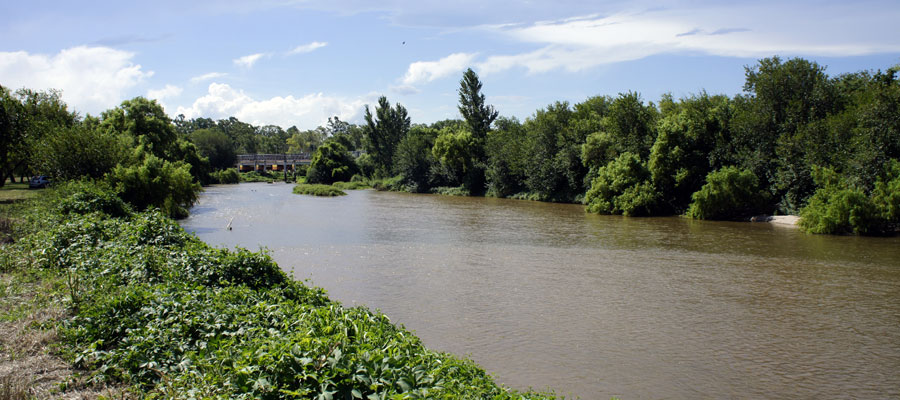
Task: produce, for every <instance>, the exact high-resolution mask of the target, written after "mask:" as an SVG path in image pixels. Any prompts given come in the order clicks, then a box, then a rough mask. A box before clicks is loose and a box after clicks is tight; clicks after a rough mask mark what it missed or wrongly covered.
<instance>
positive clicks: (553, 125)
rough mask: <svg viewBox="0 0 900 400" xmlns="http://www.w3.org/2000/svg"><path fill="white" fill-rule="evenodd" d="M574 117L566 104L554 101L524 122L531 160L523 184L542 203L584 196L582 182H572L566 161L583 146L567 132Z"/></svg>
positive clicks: (573, 180)
mask: <svg viewBox="0 0 900 400" xmlns="http://www.w3.org/2000/svg"><path fill="white" fill-rule="evenodd" d="M574 115H575V114H574V113H573V112H572V109H571V108H570V107H569V103H568V102H556V103H554V104H551V105H549V106H547V108H546V109H542V110H538V111H537V112H535V115H534V117H532V118H529V119H528V120H526V121H525V125H524V126H525V131H526V132H527V135H528V144H529V149H528V159H529V160H530V161H529V162H528V165H527V167H526V175H527V178H526V180H525V184H526V185H527V186H528V190H529V191H531V192H533V193H535V194H537V195H538V197H539V198H540V199H542V200H553V201H572V200H574V198H575V196H577V195H578V194H581V193H583V189H582V186H583V182H581V181H577V182H576V181H575V179H572V178H575V177H574V176H573V175H572V174H570V173H569V172H570V170H569V169H568V166H569V163H568V162H566V161H567V160H568V159H569V157H568V155H569V154H572V153H573V152H574V153H576V154H580V153H581V144H582V143H577V142H576V141H573V140H571V139H572V138H573V135H571V134H570V133H569V132H567V131H568V130H569V129H570V125H569V123H570V121H571V119H572V118H573V117H574Z"/></svg>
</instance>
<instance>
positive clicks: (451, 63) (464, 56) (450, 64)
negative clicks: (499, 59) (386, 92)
mask: <svg viewBox="0 0 900 400" xmlns="http://www.w3.org/2000/svg"><path fill="white" fill-rule="evenodd" d="M474 58H475V54H470V53H453V54H451V55H449V56H447V57H444V58H442V59H440V60H437V61H417V62H414V63H412V64H409V69H408V70H407V71H406V75H404V76H403V86H400V87H402V88H407V89H408V88H410V87H412V86H413V85H416V84H420V83H427V82H431V81H433V80H435V79H439V78H443V77H445V76H448V75H453V74H456V73H458V72H462V71H463V70H464V69H465V68H466V67H468V66H469V65H470V64H471V63H472V60H473V59H474ZM413 89H414V88H413Z"/></svg>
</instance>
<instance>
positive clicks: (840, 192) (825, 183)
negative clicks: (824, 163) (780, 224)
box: [800, 164, 900, 235]
mask: <svg viewBox="0 0 900 400" xmlns="http://www.w3.org/2000/svg"><path fill="white" fill-rule="evenodd" d="M894 166H896V164H895V165H894ZM897 170H898V171H897V172H900V168H897ZM892 175H893V174H889V176H888V177H887V179H879V180H878V182H876V185H875V187H876V188H875V190H874V191H873V195H874V196H873V197H870V196H868V195H866V193H865V192H863V190H862V189H860V188H858V187H855V186H852V185H850V184H849V183H848V182H847V180H846V179H844V178H843V177H841V176H839V175H838V174H837V173H836V172H835V171H834V170H831V169H829V168H819V169H815V170H814V171H813V179H814V180H815V181H816V185H817V186H819V188H818V189H816V192H815V193H814V194H813V196H812V197H811V198H810V199H809V203H808V204H807V205H806V206H805V207H803V209H801V210H800V228H801V229H803V230H804V231H806V232H809V233H825V234H848V233H852V234H857V235H864V234H874V233H880V232H882V231H885V230H887V229H889V228H888V223H889V222H895V221H896V216H893V215H892V212H893V211H894V210H896V202H897V201H898V200H900V193H898V192H900V191H898V190H897V189H898V188H900V179H897V178H894V179H893V180H890V178H892V177H893V176H892ZM897 175H900V174H897ZM891 186H893V190H892V189H891ZM892 200H893V202H895V204H894V205H893V207H892V204H891V203H892ZM892 217H893V218H892Z"/></svg>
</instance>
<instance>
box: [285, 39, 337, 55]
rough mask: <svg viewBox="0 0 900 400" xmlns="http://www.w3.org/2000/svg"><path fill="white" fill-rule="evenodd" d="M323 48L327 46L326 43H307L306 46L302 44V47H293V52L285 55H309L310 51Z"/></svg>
mask: <svg viewBox="0 0 900 400" xmlns="http://www.w3.org/2000/svg"><path fill="white" fill-rule="evenodd" d="M325 46H328V43H327V42H312V43H307V44H304V45H300V46H297V47H294V49H293V50H291V51H289V52H287V55H294V54H302V53H309V52H311V51H313V50H315V49H318V48H321V47H325Z"/></svg>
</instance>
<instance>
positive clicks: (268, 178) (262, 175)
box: [239, 171, 276, 182]
mask: <svg viewBox="0 0 900 400" xmlns="http://www.w3.org/2000/svg"><path fill="white" fill-rule="evenodd" d="M239 175H240V177H241V182H275V180H276V178H275V176H274V175H272V174H269V173H268V172H266V171H260V172H257V171H250V172H242V173H240V174H239Z"/></svg>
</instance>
